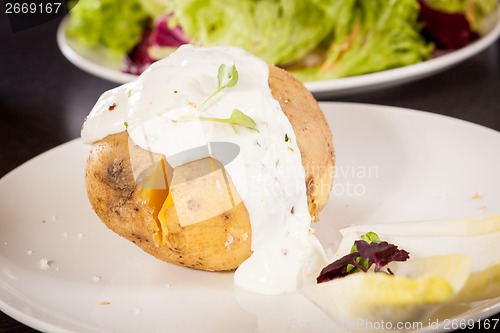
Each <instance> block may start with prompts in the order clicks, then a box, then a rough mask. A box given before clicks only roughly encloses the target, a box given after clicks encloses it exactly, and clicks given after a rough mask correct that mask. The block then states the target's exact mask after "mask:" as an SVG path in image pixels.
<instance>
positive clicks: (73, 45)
mask: <svg viewBox="0 0 500 333" xmlns="http://www.w3.org/2000/svg"><path fill="white" fill-rule="evenodd" d="M499 12H500V9H499ZM68 19H69V17H66V18H64V19H63V20H62V22H61V24H60V25H59V29H58V31H57V42H58V45H59V48H60V49H61V51H62V53H63V54H64V56H65V57H66V58H67V59H68V60H69V61H70V62H72V63H73V64H74V65H76V66H77V67H79V68H81V69H83V70H84V71H86V72H88V73H90V74H93V75H95V76H98V77H100V78H103V79H107V80H109V81H113V82H116V83H125V82H129V81H131V80H133V79H134V78H136V77H137V76H136V75H132V74H128V73H124V72H122V71H121V69H122V68H123V64H122V62H121V61H120V60H117V59H111V58H110V56H109V54H108V53H107V52H106V50H105V49H92V50H90V49H86V48H85V47H82V46H81V45H79V44H78V43H77V42H76V41H75V40H73V39H72V38H70V37H68V36H66V29H67V26H68ZM496 21H497V23H496V25H495V26H494V27H493V29H492V30H491V31H490V32H489V33H488V34H487V35H485V36H483V37H482V38H480V39H479V40H477V41H475V42H474V43H471V44H470V45H468V46H466V47H464V48H462V49H459V50H457V51H453V52H450V53H448V54H445V55H443V56H440V57H437V58H434V59H430V60H427V61H424V62H421V63H418V64H415V65H410V66H406V67H401V68H396V69H391V70H386V71H383V72H378V73H372V74H365V75H358V76H352V77H346V78H341V79H336V80H324V81H315V82H306V87H307V88H308V89H309V90H310V91H311V92H313V93H314V95H315V96H316V97H318V98H319V97H337V96H344V95H349V94H354V93H359V92H363V91H368V90H373V89H378V88H384V87H390V86H394V85H399V84H402V83H406V82H410V81H414V80H417V79H420V78H424V77H427V76H430V75H432V74H436V73H439V72H441V71H443V70H445V69H447V68H449V67H451V66H454V65H457V64H458V63H460V62H462V61H464V60H466V59H468V58H470V57H472V56H474V55H476V54H478V53H479V52H481V51H482V50H484V49H485V48H487V47H488V46H490V45H491V44H493V43H494V42H495V41H496V39H497V38H498V36H499V35H500V13H499V14H498V15H496Z"/></svg>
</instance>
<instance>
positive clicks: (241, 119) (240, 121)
mask: <svg viewBox="0 0 500 333" xmlns="http://www.w3.org/2000/svg"><path fill="white" fill-rule="evenodd" d="M195 119H199V120H206V121H215V122H219V123H228V124H231V125H238V126H242V127H246V128H248V129H251V130H254V131H257V132H258V131H259V130H258V129H257V127H256V126H257V124H256V123H255V121H254V120H253V119H252V118H250V117H249V116H247V115H246V114H244V113H243V112H241V111H240V110H238V109H234V110H233V112H231V116H230V117H229V118H215V117H197V118H195ZM182 120H184V119H182ZM185 120H192V119H191V118H189V119H185Z"/></svg>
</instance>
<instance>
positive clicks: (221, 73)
mask: <svg viewBox="0 0 500 333" xmlns="http://www.w3.org/2000/svg"><path fill="white" fill-rule="evenodd" d="M217 81H218V85H217V90H216V91H214V92H213V93H212V95H210V96H208V98H207V99H206V100H205V101H204V102H203V103H201V105H200V108H201V107H203V106H204V105H205V104H206V103H207V102H208V101H209V100H210V99H212V97H214V96H215V95H217V94H218V93H220V92H221V91H222V90H223V89H225V88H231V87H234V86H235V85H236V83H238V71H237V70H236V66H235V65H234V64H232V65H226V64H222V65H220V66H219V70H218V71H217Z"/></svg>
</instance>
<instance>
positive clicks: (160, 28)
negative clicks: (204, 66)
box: [124, 15, 189, 75]
mask: <svg viewBox="0 0 500 333" xmlns="http://www.w3.org/2000/svg"><path fill="white" fill-rule="evenodd" d="M169 19H170V15H167V16H165V17H163V18H161V19H158V20H157V21H156V22H155V25H154V27H153V29H152V30H150V29H146V30H144V32H143V35H142V39H141V41H140V42H139V44H137V45H136V46H135V47H134V49H133V50H132V51H131V52H130V53H129V54H128V55H127V56H126V57H125V68H124V71H125V72H127V73H132V74H136V75H140V74H141V73H142V72H144V71H145V70H146V68H148V67H149V65H151V64H152V63H153V62H155V59H153V58H151V57H150V55H149V52H148V50H149V48H150V47H151V46H171V47H179V46H181V45H182V44H186V43H188V42H189V39H188V38H187V37H186V35H184V33H183V32H182V29H181V28H180V27H179V26H175V27H173V28H170V27H169V26H168V20H169Z"/></svg>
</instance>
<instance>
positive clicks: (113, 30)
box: [67, 0, 149, 55]
mask: <svg viewBox="0 0 500 333" xmlns="http://www.w3.org/2000/svg"><path fill="white" fill-rule="evenodd" d="M148 22H149V16H148V15H147V14H146V12H145V11H144V10H143V9H142V7H141V5H140V3H139V2H138V0H120V1H116V0H80V1H79V2H78V4H77V5H76V6H75V7H74V8H73V9H72V11H71V20H70V22H69V26H68V30H67V34H68V35H69V36H71V37H73V38H75V39H77V40H79V41H80V42H81V43H83V44H84V45H87V46H89V47H93V46H97V45H104V46H105V47H106V48H107V49H108V50H109V51H111V52H112V53H114V54H116V55H123V54H125V53H128V52H129V51H131V50H132V49H133V48H134V46H135V45H136V44H138V43H139V41H140V40H141V37H142V33H143V30H144V28H145V27H146V26H147V24H148Z"/></svg>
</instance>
